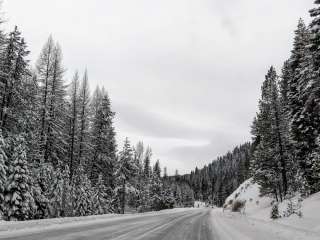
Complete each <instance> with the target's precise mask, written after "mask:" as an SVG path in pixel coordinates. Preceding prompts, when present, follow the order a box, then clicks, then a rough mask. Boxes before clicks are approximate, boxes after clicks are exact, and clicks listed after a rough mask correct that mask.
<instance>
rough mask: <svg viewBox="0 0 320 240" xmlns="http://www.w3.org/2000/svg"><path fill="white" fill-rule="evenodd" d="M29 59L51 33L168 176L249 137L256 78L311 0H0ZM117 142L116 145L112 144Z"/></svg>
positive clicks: (121, 134) (283, 53)
mask: <svg viewBox="0 0 320 240" xmlns="http://www.w3.org/2000/svg"><path fill="white" fill-rule="evenodd" d="M3 2H4V3H3V7H2V11H4V12H5V17H6V19H7V20H8V22H7V24H6V27H7V28H10V29H12V27H13V26H14V25H18V27H19V28H20V30H21V31H22V32H23V35H24V37H25V39H26V41H27V43H28V45H29V50H31V55H30V59H31V60H32V62H34V61H35V60H36V59H37V57H38V55H39V52H40V50H41V48H42V46H43V44H44V42H45V41H46V40H47V38H48V36H49V35H50V34H52V35H53V38H54V39H55V40H56V41H58V42H59V43H60V44H61V46H62V50H63V54H64V65H65V67H66V68H67V69H68V71H67V73H66V76H65V77H66V80H68V79H70V78H71V76H72V75H73V73H74V71H75V70H76V69H78V70H79V71H81V72H83V71H84V69H85V68H86V67H87V68H88V72H89V80H90V85H91V90H92V91H93V89H94V88H95V86H96V85H100V86H102V85H103V86H104V87H105V88H106V89H107V91H108V92H109V95H110V97H111V100H112V103H113V109H114V111H116V119H115V125H116V130H117V138H118V140H119V141H120V142H122V141H123V139H124V138H125V136H128V137H129V138H130V139H131V141H132V143H135V142H137V141H138V140H143V141H144V143H145V144H149V145H151V147H152V149H153V155H154V160H155V159H157V158H159V159H160V161H161V164H162V166H167V167H168V169H169V173H173V172H174V170H175V169H179V172H180V173H184V172H188V171H190V170H191V169H193V168H195V167H196V166H200V167H201V166H203V165H204V164H207V163H209V162H210V161H211V160H213V159H215V158H216V157H217V156H218V155H222V154H224V153H226V152H227V151H228V150H232V148H233V147H234V146H235V145H237V144H241V143H244V142H245V141H248V140H250V138H251V136H250V125H251V121H252V119H253V117H254V115H255V112H256V109H257V101H258V98H259V94H260V85H261V83H262V81H263V79H264V75H265V73H266V71H267V69H268V68H269V67H270V65H272V64H273V65H275V66H276V67H277V69H278V70H280V68H281V64H282V62H283V61H284V60H286V58H288V56H289V53H290V49H291V46H292V39H293V31H294V30H295V28H296V25H297V21H298V19H299V17H302V18H303V19H305V20H306V22H309V17H308V10H309V9H310V8H311V7H312V6H313V4H312V3H313V0H158V1H157V0H90V1H88V0H86V1H85V0H3ZM121 145H122V144H121Z"/></svg>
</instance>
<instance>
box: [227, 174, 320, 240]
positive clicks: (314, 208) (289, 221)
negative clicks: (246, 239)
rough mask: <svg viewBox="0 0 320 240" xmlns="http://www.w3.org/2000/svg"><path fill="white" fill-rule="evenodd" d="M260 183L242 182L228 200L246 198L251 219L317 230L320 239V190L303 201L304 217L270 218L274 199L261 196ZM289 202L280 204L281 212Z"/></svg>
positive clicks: (247, 214) (248, 215)
mask: <svg viewBox="0 0 320 240" xmlns="http://www.w3.org/2000/svg"><path fill="white" fill-rule="evenodd" d="M259 195H260V190H259V185H258V184H254V183H252V179H248V180H247V181H245V182H244V183H242V184H241V185H240V186H239V187H238V189H237V190H235V191H234V192H233V193H232V194H231V195H230V196H229V197H228V198H227V200H226V203H228V202H229V201H230V200H233V201H234V200H235V199H239V200H246V210H245V213H246V216H247V217H249V218H251V219H257V220H262V221H266V222H269V223H271V222H272V224H281V225H285V226H289V227H292V228H296V229H301V230H306V231H307V232H308V231H310V232H316V233H318V234H319V239H320V214H319V211H320V192H318V193H316V194H313V195H311V196H310V197H308V198H306V199H304V201H303V202H302V208H301V210H302V215H303V216H302V217H301V218H300V217H298V216H297V215H291V216H290V217H283V218H280V219H277V220H271V219H270V213H271V207H272V204H271V203H272V199H271V198H268V197H260V196H259ZM287 203H288V202H283V203H280V204H279V210H280V212H284V211H285V209H286V207H287Z"/></svg>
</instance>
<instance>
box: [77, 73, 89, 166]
mask: <svg viewBox="0 0 320 240" xmlns="http://www.w3.org/2000/svg"><path fill="white" fill-rule="evenodd" d="M78 122H79V131H78V141H79V153H78V165H80V164H82V165H83V166H86V165H87V164H88V159H87V158H88V157H89V155H88V153H89V151H90V131H89V124H90V90H89V84H88V73H87V70H86V71H85V73H84V76H83V79H82V82H81V86H80V92H79V113H78Z"/></svg>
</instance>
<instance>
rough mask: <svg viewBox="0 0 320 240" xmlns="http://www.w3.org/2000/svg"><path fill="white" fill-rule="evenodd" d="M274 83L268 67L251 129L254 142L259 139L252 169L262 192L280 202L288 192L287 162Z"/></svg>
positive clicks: (276, 90)
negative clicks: (257, 111)
mask: <svg viewBox="0 0 320 240" xmlns="http://www.w3.org/2000/svg"><path fill="white" fill-rule="evenodd" d="M276 80H277V75H276V72H275V70H274V68H273V67H271V68H270V70H269V71H268V74H267V75H266V80H265V81H264V83H263V86H262V97H261V100H260V103H259V113H258V114H257V118H256V121H255V122H254V125H253V129H252V133H253V135H254V140H256V139H257V138H259V139H260V141H259V144H258V146H257V147H256V150H255V153H254V159H253V162H252V170H253V178H254V181H255V182H257V183H259V184H260V186H261V193H262V194H263V195H267V194H269V195H270V194H272V195H274V197H275V198H276V199H277V200H282V199H283V197H284V195H285V194H286V192H287V189H288V181H287V159H286V154H285V148H284V145H283V132H282V128H281V124H282V123H281V122H282V117H281V110H280V104H279V97H278V88H277V82H276Z"/></svg>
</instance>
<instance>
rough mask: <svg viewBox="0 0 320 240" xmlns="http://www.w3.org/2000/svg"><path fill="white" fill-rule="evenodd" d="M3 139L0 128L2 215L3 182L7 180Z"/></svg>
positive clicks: (0, 204) (0, 207) (0, 200)
mask: <svg viewBox="0 0 320 240" xmlns="http://www.w3.org/2000/svg"><path fill="white" fill-rule="evenodd" d="M5 149H6V146H5V141H4V139H3V136H2V131H1V130H0V214H1V215H2V213H3V211H4V193H5V184H6V181H7V176H6V172H7V167H6V162H7V155H6V153H5Z"/></svg>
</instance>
